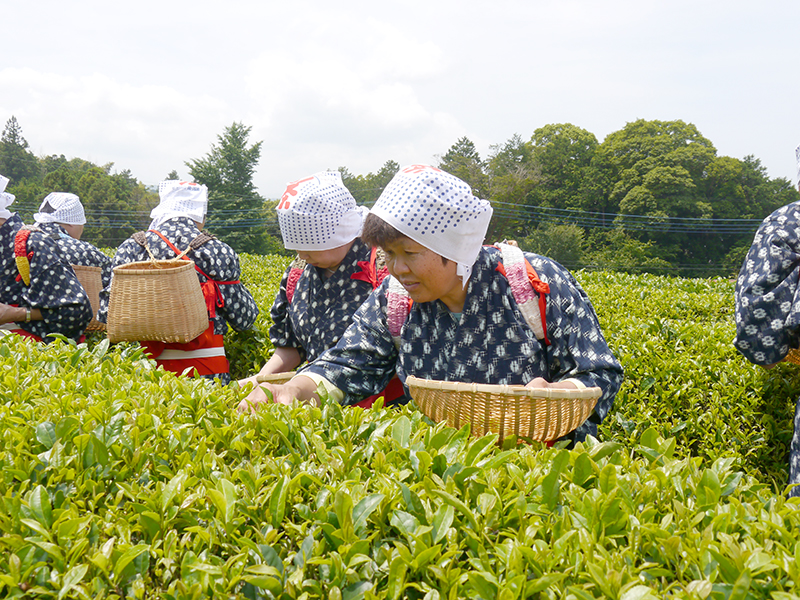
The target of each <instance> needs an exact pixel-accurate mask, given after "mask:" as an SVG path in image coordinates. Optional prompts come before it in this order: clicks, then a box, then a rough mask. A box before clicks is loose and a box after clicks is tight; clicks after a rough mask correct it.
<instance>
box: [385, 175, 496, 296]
mask: <svg viewBox="0 0 800 600" xmlns="http://www.w3.org/2000/svg"><path fill="white" fill-rule="evenodd" d="M371 212H372V213H373V214H375V215H376V216H378V217H380V218H381V219H383V220H384V221H386V222H387V223H389V224H390V225H392V226H393V227H394V228H395V229H397V230H398V231H400V232H401V233H403V234H404V235H406V236H408V237H409V238H411V239H412V240H414V241H415V242H417V243H418V244H421V245H422V246H425V247H426V248H428V249H430V250H433V251H434V252H436V253H437V254H439V255H441V256H444V257H445V258H448V259H450V260H452V261H454V262H456V263H458V264H459V265H460V267H461V268H460V271H459V275H462V277H464V281H465V282H466V280H467V279H468V278H469V272H470V271H471V268H472V264H473V263H474V262H475V259H476V258H477V257H478V252H479V251H480V248H481V245H482V244H483V240H484V237H485V235H486V230H487V229H488V227H489V221H490V220H491V218H492V207H491V205H490V204H489V203H488V202H487V201H486V200H480V199H478V198H476V197H475V196H474V195H473V194H472V189H471V188H470V187H469V185H467V184H466V183H465V182H463V181H461V180H460V179H459V178H458V177H454V176H453V175H450V174H449V173H445V172H444V171H442V170H440V169H437V168H435V167H431V166H427V165H411V166H407V167H404V168H402V169H400V171H398V173H397V174H396V175H395V176H394V178H393V179H392V180H391V181H390V182H389V185H387V186H386V189H384V191H383V193H382V194H381V195H380V198H378V200H377V202H376V203H375V206H373V207H372V210H371Z"/></svg>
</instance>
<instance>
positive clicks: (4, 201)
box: [0, 175, 16, 219]
mask: <svg viewBox="0 0 800 600" xmlns="http://www.w3.org/2000/svg"><path fill="white" fill-rule="evenodd" d="M7 185H8V177H3V176H2V175H0V219H10V218H11V216H12V213H11V211H10V210H8V207H9V206H11V203H12V202H14V199H15V198H16V196H14V194H9V193H8V192H6V186H7Z"/></svg>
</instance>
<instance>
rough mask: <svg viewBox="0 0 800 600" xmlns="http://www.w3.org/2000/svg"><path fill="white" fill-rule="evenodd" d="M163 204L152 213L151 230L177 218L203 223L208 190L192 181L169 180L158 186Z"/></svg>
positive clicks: (206, 208) (206, 207)
mask: <svg viewBox="0 0 800 600" xmlns="http://www.w3.org/2000/svg"><path fill="white" fill-rule="evenodd" d="M158 195H159V196H160V197H161V202H160V203H159V204H158V206H156V207H155V208H154V209H153V210H152V211H151V212H150V218H151V219H153V220H152V222H151V223H150V229H157V228H158V227H159V225H161V224H163V223H165V222H167V221H169V220H170V219H174V218H175V217H189V218H190V219H191V220H192V221H196V222H198V223H202V222H203V221H205V219H206V211H207V210H208V188H207V187H206V186H204V185H200V184H199V183H192V182H190V181H178V180H177V179H175V180H172V179H170V180H167V181H162V182H161V183H159V184H158Z"/></svg>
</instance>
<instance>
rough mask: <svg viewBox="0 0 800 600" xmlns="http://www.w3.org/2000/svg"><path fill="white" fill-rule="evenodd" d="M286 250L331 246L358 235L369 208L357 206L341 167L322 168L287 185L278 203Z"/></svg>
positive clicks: (313, 249) (317, 248)
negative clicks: (347, 186)
mask: <svg viewBox="0 0 800 600" xmlns="http://www.w3.org/2000/svg"><path fill="white" fill-rule="evenodd" d="M276 210H277V213H278V224H279V225H280V227H281V237H283V245H284V247H285V248H286V249H287V250H311V251H315V250H332V249H333V248H338V247H339V246H343V245H345V244H346V243H348V242H352V241H353V240H354V239H356V238H357V237H358V236H359V235H361V229H362V227H363V226H364V219H365V218H366V216H367V212H368V211H367V208H366V207H363V206H358V205H357V204H356V201H355V199H354V198H353V196H352V194H350V192H349V190H348V189H347V188H346V187H345V186H344V183H342V175H341V173H339V172H338V171H322V172H320V173H316V174H314V175H312V176H310V177H306V178H305V179H299V180H297V181H294V182H292V183H290V184H289V185H287V186H286V191H285V192H284V193H283V196H282V197H281V201H280V202H279V203H278V207H277V209H276Z"/></svg>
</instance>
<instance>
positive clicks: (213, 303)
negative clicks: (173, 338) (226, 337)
mask: <svg viewBox="0 0 800 600" xmlns="http://www.w3.org/2000/svg"><path fill="white" fill-rule="evenodd" d="M148 231H151V232H152V233H155V234H156V235H157V236H158V237H160V238H161V239H162V240H164V241H165V242H166V243H167V245H168V246H169V247H170V248H172V251H173V252H175V256H180V255H181V251H180V250H178V249H177V248H176V247H175V244H173V243H172V242H170V241H169V240H168V239H167V238H166V237H165V236H164V235H162V233H161V232H160V231H156V230H155V229H150V230H148ZM201 235H202V234H201ZM209 239H210V238H209ZM181 259H182V260H192V259H191V258H189V257H188V256H186V255H185V254H184V255H183V256H181ZM194 268H195V270H196V271H197V272H198V273H200V274H201V275H202V276H203V277H205V278H206V280H205V281H204V282H202V283H201V284H200V289H202V290H203V298H205V301H206V310H207V311H208V316H209V317H210V318H212V319H213V318H215V317H216V316H217V308H222V307H223V306H225V298H223V297H222V291H221V290H220V289H219V286H221V285H233V284H235V283H240V282H239V281H238V280H237V281H215V280H214V279H211V277H209V276H208V275H206V274H205V273H204V272H203V270H202V269H201V268H200V267H198V266H197V263H195V264H194Z"/></svg>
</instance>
